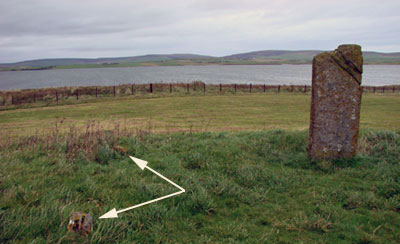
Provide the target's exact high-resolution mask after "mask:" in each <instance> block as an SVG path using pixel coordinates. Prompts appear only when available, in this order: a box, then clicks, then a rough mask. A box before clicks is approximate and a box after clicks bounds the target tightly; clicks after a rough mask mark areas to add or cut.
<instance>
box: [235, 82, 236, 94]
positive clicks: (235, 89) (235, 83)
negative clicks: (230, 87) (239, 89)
mask: <svg viewBox="0 0 400 244" xmlns="http://www.w3.org/2000/svg"><path fill="white" fill-rule="evenodd" d="M235 93H236V83H235Z"/></svg>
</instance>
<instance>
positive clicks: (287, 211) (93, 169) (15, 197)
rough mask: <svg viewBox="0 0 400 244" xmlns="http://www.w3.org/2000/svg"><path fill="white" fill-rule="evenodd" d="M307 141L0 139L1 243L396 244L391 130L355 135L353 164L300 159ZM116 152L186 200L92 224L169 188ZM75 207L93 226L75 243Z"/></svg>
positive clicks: (137, 136)
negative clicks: (70, 226)
mask: <svg viewBox="0 0 400 244" xmlns="http://www.w3.org/2000/svg"><path fill="white" fill-rule="evenodd" d="M88 131H89V132H90V130H88ZM71 133H72V134H73V132H71ZM307 136H308V135H307V132H306V131H302V132H286V131H282V130H274V131H264V132H235V133H227V132H225V133H213V132H203V133H176V134H164V135H155V134H151V133H147V132H143V131H140V132H136V133H134V134H129V133H125V132H123V131H121V130H117V129H115V130H112V131H102V130H99V131H96V130H93V131H91V132H90V133H89V134H88V133H85V134H83V135H78V134H77V135H75V134H73V135H68V134H67V135H65V136H62V137H58V139H56V137H55V134H54V135H53V136H49V137H48V138H41V137H38V138H35V137H31V138H25V139H24V140H25V141H24V140H22V139H20V141H18V142H14V143H9V144H7V145H5V144H3V145H2V147H1V150H0V158H1V164H0V167H1V168H0V172H1V173H0V180H1V183H0V192H1V196H2V197H1V199H0V226H1V227H0V229H1V231H0V240H1V242H2V243H7V242H11V243H27V242H34V243H43V242H49V243H57V242H58V243H70V242H79V243H115V242H118V243H132V242H136V243H216V242H218V243H230V242H233V243H235V242H236V243H243V242H248V243H266V242H267V243H294V242H299V243H301V242H303V243H310V242H323V243H398V242H400V235H399V233H400V222H399V221H398V219H399V212H400V165H399V161H398V159H399V158H400V143H399V141H400V140H399V138H400V134H399V132H383V131H365V132H363V134H362V135H361V137H360V143H359V154H358V155H357V156H356V157H355V158H353V159H351V160H335V161H315V162H311V161H309V160H308V159H307V153H306V146H307ZM122 148H123V149H125V150H126V152H125V151H124V150H123V149H122ZM71 151H73V153H71ZM126 155H134V156H136V157H139V158H143V159H145V160H148V161H149V163H150V165H151V167H152V168H154V169H155V170H157V171H159V172H160V173H162V174H163V175H165V176H167V177H168V178H170V179H172V180H173V181H175V182H177V183H178V184H179V185H182V186H183V187H184V188H185V189H186V193H184V194H182V195H179V196H176V197H173V198H169V199H166V200H163V201H161V202H158V203H155V204H151V205H149V206H145V207H141V208H138V209H135V210H132V211H128V212H125V213H123V214H121V215H120V218H118V219H109V220H99V219H98V217H99V216H100V215H102V214H104V213H105V212H106V211H108V210H110V209H112V208H114V207H116V208H117V209H121V208H125V207H129V206H132V205H134V204H137V203H141V202H144V201H148V200H150V199H153V198H156V197H159V196H163V195H166V194H168V193H172V192H174V191H175V189H174V188H173V187H171V186H170V185H168V184H167V183H165V182H164V181H163V180H161V179H160V178H158V177H157V176H154V174H152V173H151V172H148V171H146V170H145V171H141V170H140V169H138V168H137V167H136V166H135V165H134V164H133V162H131V161H130V159H128V157H127V156H126ZM74 211H84V212H89V213H91V214H92V215H93V216H94V219H95V223H94V231H93V233H92V234H90V235H89V236H88V237H86V238H82V237H80V236H78V235H75V234H70V233H67V232H66V226H67V223H68V219H69V216H70V214H71V213H72V212H74Z"/></svg>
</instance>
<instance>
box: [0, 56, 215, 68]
mask: <svg viewBox="0 0 400 244" xmlns="http://www.w3.org/2000/svg"><path fill="white" fill-rule="evenodd" d="M208 58H212V57H210V56H204V55H196V54H149V55H143V56H134V57H117V58H95V59H78V58H60V59H37V60H28V61H22V62H17V63H7V64H0V67H43V66H63V65H75V64H105V63H108V64H112V63H114V64H115V63H119V64H123V63H134V62H160V61H168V60H186V59H208Z"/></svg>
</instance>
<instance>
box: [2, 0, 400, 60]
mask: <svg viewBox="0 0 400 244" xmlns="http://www.w3.org/2000/svg"><path fill="white" fill-rule="evenodd" d="M399 9H400V1H399V0H379V1H376V0H363V1H361V0H360V1H356V0H330V1H326V0H292V1H289V0H263V1H258V0H241V1H240V0H237V1H236V0H144V1H141V0H64V1H56V0H9V1H7V0H0V63H4V62H16V61H22V60H28V59H41V58H68V57H69V58H97V57H118V56H136V55H144V54H170V53H195V54H203V55H212V56H224V55H230V54H235V53H241V52H249V51H258V50H270V49H280V50H299V49H301V50H312V49H322V50H332V49H335V48H336V47H337V46H338V45H339V44H342V43H357V44H360V45H361V46H362V47H363V50H369V51H380V52H400V24H399V23H400V13H399Z"/></svg>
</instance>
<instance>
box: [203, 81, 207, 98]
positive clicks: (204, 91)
mask: <svg viewBox="0 0 400 244" xmlns="http://www.w3.org/2000/svg"><path fill="white" fill-rule="evenodd" d="M203 93H204V95H206V83H204V84H203Z"/></svg>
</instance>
